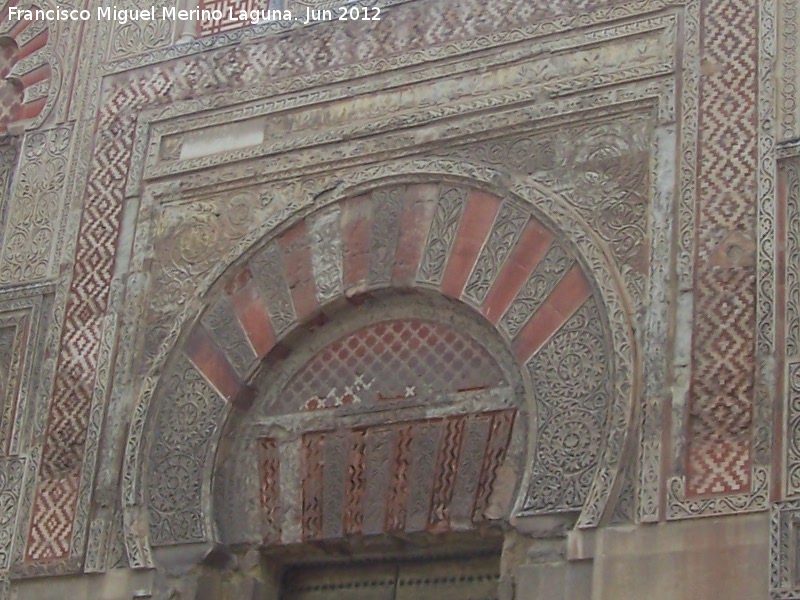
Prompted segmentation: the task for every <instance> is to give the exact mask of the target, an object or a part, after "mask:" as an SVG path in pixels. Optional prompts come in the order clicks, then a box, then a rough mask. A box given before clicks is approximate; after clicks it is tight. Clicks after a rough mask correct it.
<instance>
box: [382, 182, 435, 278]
mask: <svg viewBox="0 0 800 600" xmlns="http://www.w3.org/2000/svg"><path fill="white" fill-rule="evenodd" d="M438 198H439V186H438V185H434V184H418V185H410V186H408V189H407V190H406V195H405V198H404V202H405V206H404V207H403V212H402V213H401V215H400V237H399V239H398V242H397V254H396V256H395V262H394V272H393V273H392V284H393V285H395V286H399V287H407V286H410V285H412V284H413V283H414V280H415V279H416V275H417V269H419V263H420V261H421V260H422V253H423V251H424V250H425V241H426V239H427V237H428V228H429V227H430V223H431V219H432V218H433V210H434V208H435V207H436V200H437V199H438Z"/></svg>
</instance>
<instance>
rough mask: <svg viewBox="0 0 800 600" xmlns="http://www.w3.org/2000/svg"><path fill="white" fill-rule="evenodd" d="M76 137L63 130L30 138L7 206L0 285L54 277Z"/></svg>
mask: <svg viewBox="0 0 800 600" xmlns="http://www.w3.org/2000/svg"><path fill="white" fill-rule="evenodd" d="M71 138H72V131H71V129H70V128H67V127H59V128H56V129H51V130H48V131H40V132H36V133H33V134H30V135H29V136H28V137H27V138H26V140H25V143H24V145H23V147H22V152H21V158H22V165H21V167H20V170H19V174H18V176H17V179H16V182H15V185H14V190H13V197H12V201H11V202H10V203H9V206H8V217H7V219H6V227H5V234H4V236H3V242H4V243H3V250H2V255H0V284H11V283H26V282H30V281H35V280H40V279H44V278H46V277H48V276H49V275H50V274H51V270H52V267H53V256H52V255H53V249H54V246H55V243H56V239H57V234H58V229H59V226H60V215H61V214H62V211H63V209H64V192H65V189H66V185H67V183H66V177H67V170H68V165H69V160H70V156H69V150H70V142H71Z"/></svg>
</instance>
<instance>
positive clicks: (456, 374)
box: [282, 319, 504, 410]
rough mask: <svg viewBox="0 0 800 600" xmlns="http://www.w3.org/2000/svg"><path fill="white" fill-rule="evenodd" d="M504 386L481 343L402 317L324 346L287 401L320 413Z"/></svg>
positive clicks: (290, 388)
mask: <svg viewBox="0 0 800 600" xmlns="http://www.w3.org/2000/svg"><path fill="white" fill-rule="evenodd" d="M503 382H504V379H503V375H502V372H501V371H500V368H499V367H498V366H497V363H496V362H495V361H494V359H493V358H492V357H491V356H490V355H489V353H488V352H487V351H486V350H485V349H484V348H483V347H482V346H481V345H480V344H478V342H476V341H475V340H473V339H471V338H468V337H466V336H465V335H463V334H461V333H459V332H457V331H455V330H453V329H451V328H449V327H445V326H444V325H441V324H439V323H434V322H430V321H422V320H419V319H398V320H392V321H384V322H381V323H376V324H372V325H369V326H367V327H364V328H362V329H359V330H358V331H355V332H353V333H351V334H348V335H347V336H346V337H343V338H341V339H340V340H338V341H336V342H334V343H332V344H330V345H329V346H328V347H326V348H324V349H323V350H322V351H321V352H319V353H318V354H317V355H316V356H315V357H314V358H313V359H311V361H310V362H309V363H308V364H307V365H306V366H305V367H304V368H303V369H302V370H301V371H300V372H299V373H297V374H296V375H295V376H294V377H293V378H292V380H291V381H290V382H289V385H288V386H287V387H286V390H285V391H284V393H283V394H282V397H283V398H284V399H287V400H289V401H290V405H292V406H302V407H303V408H304V409H306V410H314V409H319V408H333V407H338V406H346V405H348V404H358V403H360V402H374V401H379V400H387V399H397V398H411V397H415V396H420V395H427V394H436V393H447V392H459V391H465V390H474V389H486V388H489V387H494V386H498V385H502V384H503Z"/></svg>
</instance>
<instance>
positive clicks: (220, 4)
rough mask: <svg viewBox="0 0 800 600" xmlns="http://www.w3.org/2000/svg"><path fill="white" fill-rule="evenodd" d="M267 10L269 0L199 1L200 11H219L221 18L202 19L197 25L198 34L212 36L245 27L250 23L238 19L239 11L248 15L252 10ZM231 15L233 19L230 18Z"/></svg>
mask: <svg viewBox="0 0 800 600" xmlns="http://www.w3.org/2000/svg"><path fill="white" fill-rule="evenodd" d="M268 8H269V0H201V2H200V9H201V10H208V11H220V12H221V13H222V18H221V19H202V20H201V21H200V22H199V23H198V32H199V33H200V35H212V34H214V33H221V32H223V31H233V30H234V29H239V28H241V27H245V26H247V25H248V24H249V23H250V22H249V21H243V20H240V19H238V15H239V14H240V12H241V11H247V12H248V13H249V12H250V11H253V10H258V11H261V10H266V9H268ZM201 14H204V13H201ZM231 15H232V16H233V18H231Z"/></svg>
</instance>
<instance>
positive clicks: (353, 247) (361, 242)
mask: <svg viewBox="0 0 800 600" xmlns="http://www.w3.org/2000/svg"><path fill="white" fill-rule="evenodd" d="M372 209H373V203H372V196H371V195H369V194H368V195H365V196H358V197H357V198H351V199H350V200H346V201H345V202H344V206H343V208H342V216H341V224H342V254H343V259H344V265H343V271H344V273H343V280H344V292H345V295H347V296H352V295H353V294H355V293H358V292H359V291H362V290H363V289H364V288H365V287H366V285H367V275H368V274H369V258H370V257H369V241H370V232H371V231H372Z"/></svg>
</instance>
